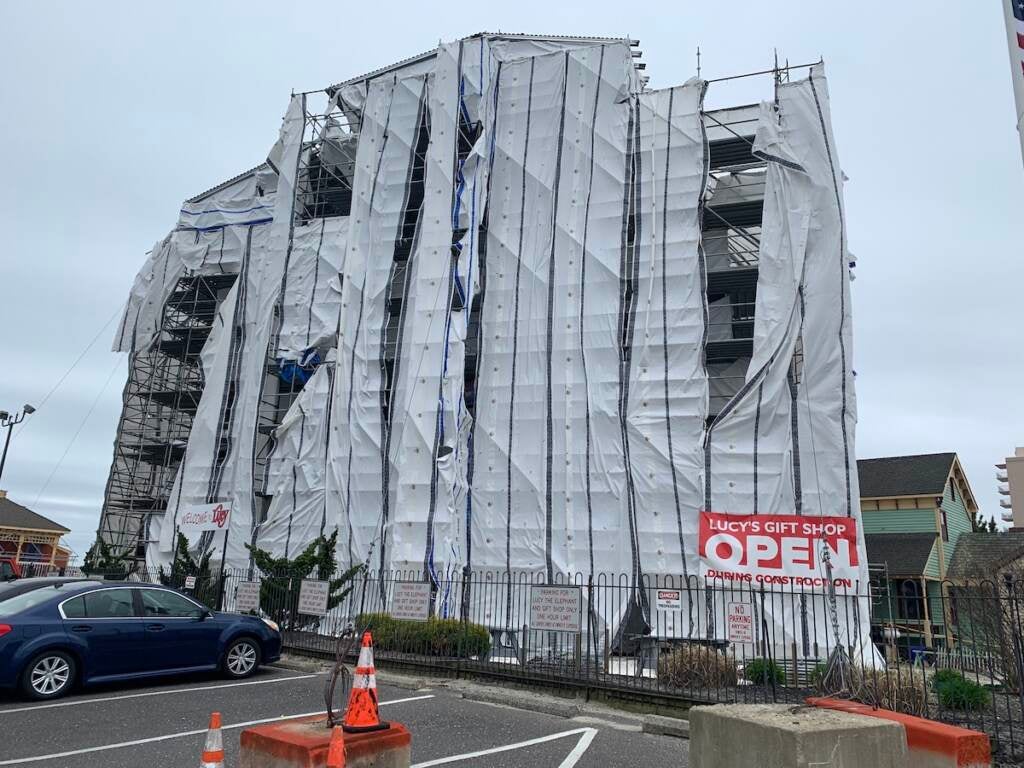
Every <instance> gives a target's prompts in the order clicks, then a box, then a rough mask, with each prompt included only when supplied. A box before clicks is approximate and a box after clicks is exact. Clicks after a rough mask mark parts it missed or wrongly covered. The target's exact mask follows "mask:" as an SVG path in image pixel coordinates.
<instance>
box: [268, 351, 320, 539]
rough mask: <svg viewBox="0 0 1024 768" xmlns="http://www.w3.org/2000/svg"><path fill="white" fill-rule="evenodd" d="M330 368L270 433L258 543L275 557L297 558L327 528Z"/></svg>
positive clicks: (313, 379)
mask: <svg viewBox="0 0 1024 768" xmlns="http://www.w3.org/2000/svg"><path fill="white" fill-rule="evenodd" d="M334 375H335V371H334V364H333V362H327V363H324V364H323V365H321V366H320V367H319V368H317V370H316V373H314V374H313V376H312V377H311V378H310V380H309V381H307V382H306V385H305V386H304V387H303V388H302V392H300V393H299V396H298V397H297V398H296V399H295V402H294V403H292V407H291V408H289V409H288V412H287V413H286V414H285V416H284V418H283V419H282V420H281V423H280V425H278V427H277V428H276V429H275V430H274V453H273V455H272V457H271V462H270V470H269V480H268V482H267V493H268V494H270V495H272V496H273V498H272V500H271V502H270V507H269V509H268V511H267V519H266V521H264V522H263V523H261V524H260V526H259V531H258V533H257V536H256V544H257V546H258V547H259V548H260V549H263V550H265V551H267V552H269V553H270V554H271V555H273V556H274V557H295V556H296V555H297V554H298V553H299V552H301V551H302V550H303V549H304V548H305V547H306V546H307V545H308V544H309V543H310V542H311V541H313V540H314V539H315V538H317V536H320V535H322V534H325V535H328V536H329V535H330V534H331V532H332V530H333V528H331V529H328V526H327V504H326V501H327V435H328V432H327V428H328V420H329V419H328V414H329V409H330V403H331V390H332V389H333V387H334Z"/></svg>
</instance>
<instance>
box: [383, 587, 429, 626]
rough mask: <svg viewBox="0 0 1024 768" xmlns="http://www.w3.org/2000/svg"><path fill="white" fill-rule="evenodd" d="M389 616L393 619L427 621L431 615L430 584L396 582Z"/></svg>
mask: <svg viewBox="0 0 1024 768" xmlns="http://www.w3.org/2000/svg"><path fill="white" fill-rule="evenodd" d="M388 614H389V615H390V616H391V618H393V619H408V620H410V621H426V620H427V617H428V616H429V615H430V584H428V583H426V582H423V581H398V582H395V591H394V593H393V594H392V596H391V610H390V611H388Z"/></svg>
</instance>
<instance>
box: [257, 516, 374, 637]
mask: <svg viewBox="0 0 1024 768" xmlns="http://www.w3.org/2000/svg"><path fill="white" fill-rule="evenodd" d="M337 542H338V531H337V529H335V530H334V532H333V533H332V534H331V535H330V536H323V535H320V536H318V537H317V538H316V539H314V540H313V541H312V542H310V544H309V546H307V547H306V548H305V549H304V550H302V552H300V553H299V554H298V555H297V556H296V557H294V558H291V559H289V558H287V557H274V556H273V555H271V554H270V553H269V552H267V551H266V550H263V549H260V548H259V547H254V546H250V545H249V544H246V545H245V546H246V548H247V549H248V550H249V551H250V552H251V553H252V559H253V562H254V563H256V567H257V568H259V569H260V571H261V572H262V573H263V580H262V582H261V583H260V605H261V606H263V609H264V610H265V611H267V612H268V613H270V614H271V615H272V616H273V617H274V619H275V620H276V621H277V622H278V624H280V625H281V626H282V627H285V628H288V629H301V628H304V627H306V626H310V625H314V626H315V625H316V624H317V622H318V621H319V617H315V616H309V615H306V614H300V613H299V612H298V603H299V589H300V587H301V584H302V580H303V579H306V578H316V579H320V580H321V581H326V582H328V598H327V609H328V610H330V609H332V608H334V607H336V606H338V605H340V604H341V602H342V601H343V600H344V599H345V598H346V597H348V596H349V595H350V594H351V593H352V590H353V589H355V581H354V579H355V577H356V576H357V575H358V574H359V573H361V572H362V570H363V568H364V566H363V564H362V563H359V564H357V565H354V566H352V567H351V568H349V569H348V570H347V571H345V572H344V573H342V574H341V575H336V574H337V573H338V563H337V560H336V559H335V556H334V548H335V546H336V544H337Z"/></svg>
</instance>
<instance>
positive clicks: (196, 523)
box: [178, 501, 231, 533]
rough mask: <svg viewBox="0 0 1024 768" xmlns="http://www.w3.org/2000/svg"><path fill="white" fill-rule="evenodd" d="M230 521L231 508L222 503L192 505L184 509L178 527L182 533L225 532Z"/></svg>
mask: <svg viewBox="0 0 1024 768" xmlns="http://www.w3.org/2000/svg"><path fill="white" fill-rule="evenodd" d="M230 520H231V507H229V506H228V505H227V504H225V503H224V502H222V501H218V502H215V503H213V504H193V505H190V506H189V507H187V508H186V510H185V512H184V513H183V514H182V516H181V518H180V519H179V520H178V526H179V528H180V529H181V531H182V533H184V532H186V531H193V532H195V533H202V532H203V531H226V530H227V528H228V523H229V522H230Z"/></svg>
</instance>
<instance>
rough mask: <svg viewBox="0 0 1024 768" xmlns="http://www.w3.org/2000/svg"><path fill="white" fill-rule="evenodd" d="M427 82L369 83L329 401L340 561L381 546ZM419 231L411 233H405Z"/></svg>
mask: <svg viewBox="0 0 1024 768" xmlns="http://www.w3.org/2000/svg"><path fill="white" fill-rule="evenodd" d="M426 87H427V86H426V81H425V79H424V78H406V79H403V80H399V81H397V82H395V81H394V80H381V81H378V82H374V83H373V84H371V85H370V87H369V89H368V93H367V96H366V102H365V105H364V111H363V121H362V128H361V133H360V137H359V147H358V150H357V153H356V165H355V174H354V179H353V191H352V211H351V214H350V217H349V218H350V229H349V237H348V253H347V255H346V258H345V266H344V272H343V278H342V308H341V322H340V330H339V335H338V349H337V366H336V369H335V370H336V379H335V387H334V398H333V402H332V406H331V436H330V445H329V451H330V457H331V462H330V467H329V472H328V498H327V502H328V521H329V524H336V525H337V526H338V527H339V530H340V534H339V537H338V555H339V560H340V561H341V562H342V564H343V566H345V567H348V566H349V565H351V564H353V563H357V562H361V561H363V560H364V559H365V558H366V557H367V556H368V554H369V553H370V548H371V546H375V547H376V552H377V555H375V563H374V565H377V566H381V565H385V563H383V562H381V561H380V560H378V559H377V558H378V557H380V556H381V553H382V552H383V551H384V546H383V545H382V543H381V540H382V538H383V535H384V533H385V520H384V507H383V498H384V493H383V492H382V487H383V486H384V484H385V483H386V482H387V481H386V475H385V472H384V467H385V462H384V461H383V460H382V455H383V451H384V445H385V437H386V435H385V431H384V430H385V429H386V424H385V422H384V407H383V406H384V403H382V399H381V397H382V393H381V377H382V361H383V359H384V355H385V349H384V338H385V331H386V326H387V323H388V320H389V314H388V297H387V288H388V286H389V284H390V282H391V281H390V277H391V273H392V265H393V260H394V255H395V249H396V247H397V246H398V243H399V241H400V239H401V238H402V237H403V232H402V231H401V225H402V213H403V211H404V210H405V206H406V203H407V187H408V185H409V178H410V174H411V173H412V168H413V164H414V162H415V157H414V151H413V150H414V146H415V140H416V135H417V129H418V127H419V121H420V115H421V111H420V110H421V109H422V108H423V107H422V105H423V102H424V99H425V98H426ZM407 236H410V237H411V236H412V233H407Z"/></svg>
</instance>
